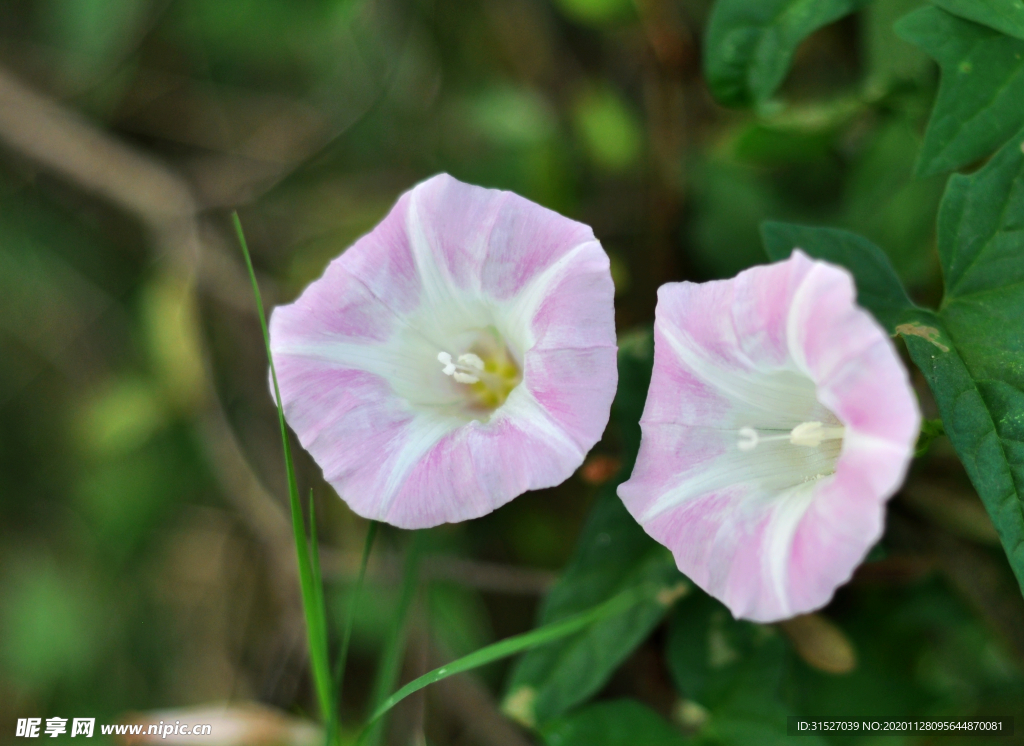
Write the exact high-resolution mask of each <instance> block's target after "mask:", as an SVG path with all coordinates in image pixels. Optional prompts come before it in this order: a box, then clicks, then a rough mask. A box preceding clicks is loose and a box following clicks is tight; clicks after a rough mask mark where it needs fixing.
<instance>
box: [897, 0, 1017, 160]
mask: <svg viewBox="0 0 1024 746" xmlns="http://www.w3.org/2000/svg"><path fill="white" fill-rule="evenodd" d="M896 33H897V34H898V35H899V36H900V37H902V38H903V39H906V40H907V41H909V42H911V43H913V44H916V45H917V46H919V47H921V49H923V50H924V51H925V52H927V53H928V54H929V55H930V56H931V57H933V58H934V59H935V61H936V62H938V63H939V67H940V68H941V69H942V80H941V83H940V85H939V94H938V97H937V99H936V101H935V108H934V109H933V111H932V116H931V119H930V121H929V122H928V130H927V131H926V132H925V136H924V143H923V144H922V146H921V152H920V154H919V156H918V161H917V168H916V171H917V174H918V176H928V175H931V174H937V173H942V172H944V171H953V170H956V169H958V168H961V167H962V166H965V165H967V164H969V163H971V162H973V161H976V160H978V159H979V158H983V157H985V156H987V155H988V154H989V153H991V152H992V151H993V150H995V149H996V148H998V147H1000V146H1001V145H1002V144H1003V143H1004V142H1006V141H1007V140H1008V139H1009V138H1010V137H1011V136H1013V134H1014V133H1015V132H1016V131H1017V130H1018V129H1020V127H1021V125H1022V124H1024V106H1021V101H1024V41H1022V40H1020V39H1015V38H1013V37H1009V36H1006V35H1004V34H1001V33H999V32H998V31H994V30H992V29H990V28H986V27H985V26H980V25H978V24H977V23H972V22H971V21H965V20H963V19H962V18H957V17H956V16H954V15H952V14H950V13H947V12H946V11H944V10H940V9H939V8H932V7H927V8H921V9H920V10H916V11H914V12H913V13H911V14H910V15H908V16H905V17H904V18H902V19H901V20H900V21H899V22H898V23H897V24H896Z"/></svg>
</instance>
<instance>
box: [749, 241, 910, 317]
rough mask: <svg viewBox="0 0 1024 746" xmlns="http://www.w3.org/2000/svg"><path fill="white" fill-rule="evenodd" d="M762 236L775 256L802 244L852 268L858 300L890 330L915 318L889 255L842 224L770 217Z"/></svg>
mask: <svg viewBox="0 0 1024 746" xmlns="http://www.w3.org/2000/svg"><path fill="white" fill-rule="evenodd" d="M761 236H762V238H763V239H764V246H765V250H766V251H767V252H768V256H769V257H771V258H772V259H773V260H776V261H778V260H780V259H786V258H788V257H789V255H790V254H791V253H792V252H793V249H797V248H799V249H802V250H803V251H804V252H806V253H807V254H809V255H811V256H813V257H816V258H818V259H824V260H825V261H828V262H832V263H833V264H838V265H840V266H843V267H846V268H847V269H848V270H850V272H851V273H853V277H854V280H855V281H856V283H857V302H858V303H859V304H860V305H862V306H863V307H864V308H866V309H868V310H869V311H871V313H873V314H874V315H875V318H877V319H878V321H879V323H881V324H882V326H884V327H885V328H886V329H888V330H889V333H890V334H893V333H895V331H896V327H897V326H899V325H900V324H904V323H907V322H908V321H910V320H911V312H913V311H914V310H916V308H917V307H916V306H915V305H914V303H913V302H912V301H911V300H910V298H909V297H908V296H907V291H906V290H904V289H903V283H901V282H900V278H899V277H898V276H897V275H896V270H895V269H893V266H892V263H891V262H890V261H889V257H887V256H886V255H885V252H883V251H882V250H881V249H880V248H878V247H877V246H875V245H874V244H873V243H871V241H869V240H868V239H866V238H864V237H863V236H858V235H857V234H856V233H850V232H849V231H844V230H839V229H838V228H816V227H813V226H806V225H794V224H792V223H775V222H770V221H769V222H766V223H764V224H762V226H761Z"/></svg>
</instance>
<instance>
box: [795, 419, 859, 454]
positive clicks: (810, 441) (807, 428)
mask: <svg viewBox="0 0 1024 746" xmlns="http://www.w3.org/2000/svg"><path fill="white" fill-rule="evenodd" d="M844 432H845V430H844V428H842V427H825V426H824V425H823V424H822V423H820V422H801V423H800V424H799V425H797V426H796V427H794V428H793V429H792V431H790V433H789V442H790V443H792V444H793V445H795V446H807V447H808V448H817V447H818V446H820V445H821V441H823V440H841V439H842V437H843V434H844Z"/></svg>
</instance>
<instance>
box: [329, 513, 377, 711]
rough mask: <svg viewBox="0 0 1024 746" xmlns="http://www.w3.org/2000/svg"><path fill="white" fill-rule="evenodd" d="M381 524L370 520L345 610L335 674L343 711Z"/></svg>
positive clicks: (339, 703) (339, 702) (339, 701)
mask: <svg viewBox="0 0 1024 746" xmlns="http://www.w3.org/2000/svg"><path fill="white" fill-rule="evenodd" d="M379 526H380V524H379V523H378V522H377V521H370V525H369V526H367V527H366V540H365V541H364V542H363V556H362V558H361V559H360V561H359V574H358V575H357V576H356V583H355V585H354V586H353V588H352V595H351V597H350V598H349V602H348V608H347V609H346V610H345V630H344V632H343V633H342V637H341V653H340V655H339V657H338V667H337V669H336V670H335V675H334V691H336V692H337V693H338V711H339V712H340V711H341V701H342V698H343V697H344V696H345V695H344V692H343V691H342V689H343V687H344V685H345V666H346V664H347V662H348V646H349V642H350V641H351V640H352V625H353V623H354V621H355V617H356V606H357V604H358V603H359V594H360V592H361V591H362V588H363V578H364V577H366V565H367V564H368V563H369V561H370V550H371V549H372V548H373V540H374V539H375V538H376V537H377V528H378V527H379Z"/></svg>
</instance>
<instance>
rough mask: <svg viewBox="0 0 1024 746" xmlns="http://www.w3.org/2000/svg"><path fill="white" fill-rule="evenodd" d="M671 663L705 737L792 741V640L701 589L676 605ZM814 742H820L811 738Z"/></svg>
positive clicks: (688, 712) (688, 711)
mask: <svg viewBox="0 0 1024 746" xmlns="http://www.w3.org/2000/svg"><path fill="white" fill-rule="evenodd" d="M665 657H666V662H667V663H668V666H669V672H670V673H671V674H672V678H673V680H674V681H675V684H676V687H677V688H678V690H679V693H680V694H681V695H682V697H683V700H684V705H683V707H682V708H681V712H683V713H684V715H683V717H684V718H686V719H688V720H691V721H692V722H690V725H691V726H698V727H700V735H701V736H704V737H710V738H711V740H713V741H714V742H716V743H721V744H727V745H728V746H732V745H733V744H735V746H746V744H751V743H756V744H780V746H781V745H782V744H785V743H788V742H789V741H788V736H787V735H786V716H787V715H791V714H793V708H792V706H791V703H789V702H786V701H785V700H784V698H783V694H784V692H783V680H784V677H785V674H786V671H787V667H788V664H789V652H788V648H787V644H786V641H785V640H784V639H783V638H782V636H781V635H780V634H779V632H778V630H777V629H776V628H775V627H774V626H769V625H763V624H754V623H752V622H745V621H738V620H736V619H733V617H732V615H731V614H730V613H729V611H728V609H726V608H725V607H724V606H722V604H720V603H719V602H718V601H716V600H715V599H713V598H711V597H710V596H708V595H706V594H704V593H700V592H697V593H695V594H694V595H693V597H692V598H689V599H687V600H686V601H684V602H683V603H681V604H680V605H679V606H677V607H676V609H675V611H674V612H673V614H672V620H671V622H670V624H669V633H668V644H667V648H666V655H665ZM811 738H812V740H811V741H809V742H808V743H809V744H811V746H815V745H820V744H821V741H820V739H818V740H815V739H817V737H811Z"/></svg>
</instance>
